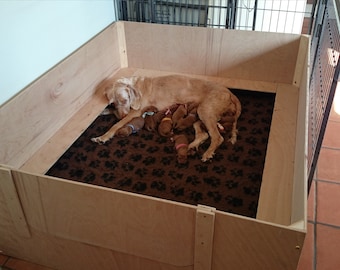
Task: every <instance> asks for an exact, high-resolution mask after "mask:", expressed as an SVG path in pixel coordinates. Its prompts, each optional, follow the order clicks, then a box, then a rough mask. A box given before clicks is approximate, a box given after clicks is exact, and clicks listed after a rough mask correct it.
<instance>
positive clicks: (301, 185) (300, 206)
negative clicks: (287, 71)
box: [291, 56, 309, 229]
mask: <svg viewBox="0 0 340 270" xmlns="http://www.w3.org/2000/svg"><path fill="white" fill-rule="evenodd" d="M303 70H304V72H303V73H302V78H301V83H300V87H299V104H298V116H297V122H298V126H297V133H296V149H295V160H296V161H295V170H294V186H293V203H292V217H291V222H292V223H298V224H304V228H305V229H306V227H307V196H308V187H307V185H308V183H307V182H308V179H307V174H308V172H307V159H308V124H309V123H308V111H309V108H308V107H309V106H308V100H309V91H308V89H309V56H307V57H306V59H305V62H304V69H303Z"/></svg>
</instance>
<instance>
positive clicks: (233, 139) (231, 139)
mask: <svg viewBox="0 0 340 270" xmlns="http://www.w3.org/2000/svg"><path fill="white" fill-rule="evenodd" d="M236 141H237V139H236V138H234V137H231V138H230V139H229V140H228V142H230V143H231V144H235V143H236Z"/></svg>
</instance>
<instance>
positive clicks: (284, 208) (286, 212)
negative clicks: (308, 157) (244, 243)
mask: <svg viewBox="0 0 340 270" xmlns="http://www.w3.org/2000/svg"><path fill="white" fill-rule="evenodd" d="M298 100H299V89H298V88H297V87H295V86H289V85H279V86H278V89H277V92H276V99H275V105H274V111H273V117H272V123H271V127H270V133H269V139H268V147H267V153H266V159H265V166H264V170H263V178H262V184H261V191H260V198H259V204H258V210H257V218H258V219H260V220H265V221H268V222H273V223H276V224H282V225H290V223H291V209H292V192H293V177H294V165H295V146H296V127H297V115H298Z"/></svg>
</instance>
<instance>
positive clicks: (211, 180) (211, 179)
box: [203, 177, 221, 187]
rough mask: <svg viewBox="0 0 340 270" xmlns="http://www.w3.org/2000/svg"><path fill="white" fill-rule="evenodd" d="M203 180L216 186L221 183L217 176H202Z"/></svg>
mask: <svg viewBox="0 0 340 270" xmlns="http://www.w3.org/2000/svg"><path fill="white" fill-rule="evenodd" d="M203 181H204V182H205V183H207V184H208V185H209V186H212V187H218V186H219V185H220V183H221V180H220V179H219V178H217V177H207V178H204V179H203Z"/></svg>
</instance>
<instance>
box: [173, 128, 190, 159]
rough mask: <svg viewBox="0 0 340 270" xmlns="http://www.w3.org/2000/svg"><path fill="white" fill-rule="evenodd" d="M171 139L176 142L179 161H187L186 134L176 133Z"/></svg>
mask: <svg viewBox="0 0 340 270" xmlns="http://www.w3.org/2000/svg"><path fill="white" fill-rule="evenodd" d="M171 140H172V141H173V142H174V143H175V149H176V151H177V161H178V163H180V164H184V163H186V162H187V159H188V146H189V145H188V144H189V142H188V138H187V137H186V136H185V135H184V134H178V135H174V136H173V137H172V138H171Z"/></svg>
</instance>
